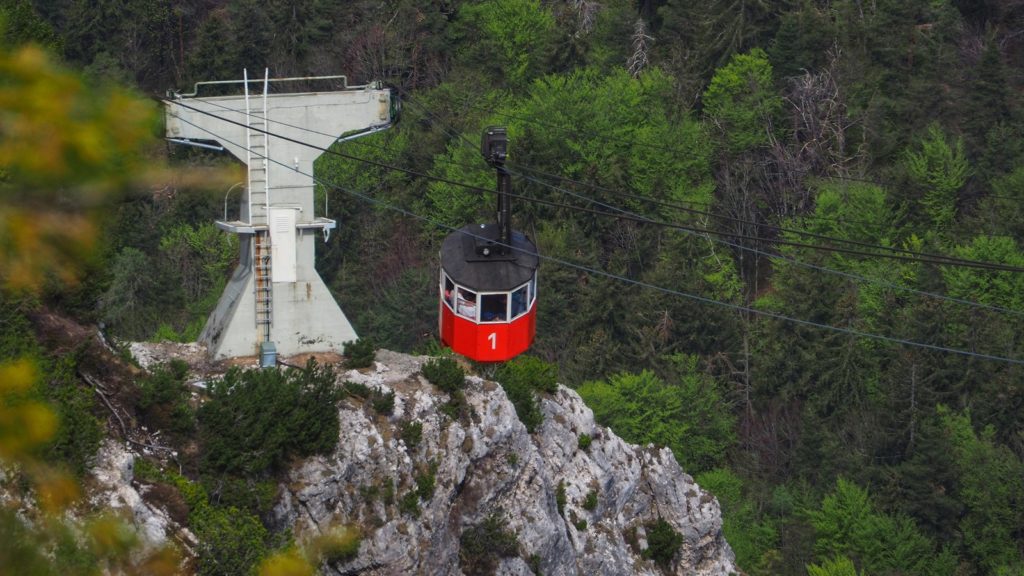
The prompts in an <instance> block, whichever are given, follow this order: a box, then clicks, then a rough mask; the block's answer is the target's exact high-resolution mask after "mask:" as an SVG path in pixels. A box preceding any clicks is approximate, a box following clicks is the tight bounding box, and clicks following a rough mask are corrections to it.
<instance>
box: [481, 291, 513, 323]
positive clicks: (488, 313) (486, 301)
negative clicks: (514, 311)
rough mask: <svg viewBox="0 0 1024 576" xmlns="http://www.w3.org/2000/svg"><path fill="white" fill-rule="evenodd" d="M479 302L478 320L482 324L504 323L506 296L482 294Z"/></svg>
mask: <svg viewBox="0 0 1024 576" xmlns="http://www.w3.org/2000/svg"><path fill="white" fill-rule="evenodd" d="M481 298H482V299H481V301H480V319H481V320H483V321H484V322H504V321H505V313H506V312H507V310H506V304H507V303H508V295H507V294H484V295H483V296H482V297H481Z"/></svg>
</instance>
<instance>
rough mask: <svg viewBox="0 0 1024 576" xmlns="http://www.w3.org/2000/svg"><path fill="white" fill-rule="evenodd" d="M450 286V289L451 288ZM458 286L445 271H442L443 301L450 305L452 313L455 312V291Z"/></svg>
mask: <svg viewBox="0 0 1024 576" xmlns="http://www.w3.org/2000/svg"><path fill="white" fill-rule="evenodd" d="M449 286H450V288H449ZM457 289H458V286H457V285H456V284H455V282H452V279H451V277H449V276H448V274H446V273H445V272H444V271H443V270H442V271H441V301H442V302H444V303H445V304H447V305H448V309H449V310H451V311H452V312H454V311H455V294H456V292H455V290H457Z"/></svg>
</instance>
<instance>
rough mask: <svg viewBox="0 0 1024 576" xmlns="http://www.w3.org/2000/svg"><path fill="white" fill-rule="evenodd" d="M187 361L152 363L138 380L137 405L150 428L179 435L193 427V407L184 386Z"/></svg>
mask: <svg viewBox="0 0 1024 576" xmlns="http://www.w3.org/2000/svg"><path fill="white" fill-rule="evenodd" d="M187 375H188V364H186V363H185V362H184V361H182V360H179V359H174V360H171V361H170V362H169V363H168V364H164V365H160V366H157V367H155V368H154V369H153V370H152V371H151V372H150V373H149V374H147V375H145V376H143V377H142V378H140V379H139V381H138V386H139V400H138V407H139V411H140V416H141V417H142V420H143V422H145V423H146V426H148V427H149V428H151V429H154V430H163V431H166V432H168V433H170V434H172V435H174V436H176V437H178V438H183V437H185V436H186V435H188V434H190V433H191V432H192V431H193V430H194V429H195V425H196V424H195V411H194V410H193V409H192V407H191V406H190V405H189V391H188V388H187V387H186V386H185V377H186V376H187Z"/></svg>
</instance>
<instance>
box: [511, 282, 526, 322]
mask: <svg viewBox="0 0 1024 576" xmlns="http://www.w3.org/2000/svg"><path fill="white" fill-rule="evenodd" d="M523 312H526V286H523V287H522V288H520V289H519V290H516V291H515V292H513V293H512V317H513V318H516V317H518V316H519V315H520V314H522V313H523Z"/></svg>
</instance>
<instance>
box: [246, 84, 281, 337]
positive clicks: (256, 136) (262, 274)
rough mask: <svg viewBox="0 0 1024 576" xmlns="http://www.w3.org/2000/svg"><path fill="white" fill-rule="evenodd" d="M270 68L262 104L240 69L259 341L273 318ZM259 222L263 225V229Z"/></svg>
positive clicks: (264, 85) (268, 333) (268, 334)
mask: <svg viewBox="0 0 1024 576" xmlns="http://www.w3.org/2000/svg"><path fill="white" fill-rule="evenodd" d="M269 77H270V70H269V69H265V70H264V73H263V105H262V107H260V108H258V109H257V108H254V107H253V106H251V104H250V94H249V74H248V72H247V71H246V72H244V73H243V79H244V85H245V118H246V147H247V148H248V152H247V155H248V158H247V159H248V166H249V223H250V224H252V225H253V226H254V227H255V228H256V232H255V235H254V237H253V260H252V261H253V273H254V275H255V282H254V289H255V296H256V328H257V330H258V333H259V338H258V341H260V342H270V327H271V325H272V324H273V321H274V313H273V312H274V311H273V299H274V294H273V278H272V274H271V271H272V268H271V266H272V262H271V240H270V226H269V219H270V214H269V212H270V179H269V177H268V175H269V167H270V166H269V162H270V161H269V158H270V136H269V135H268V134H267V133H266V132H267V130H268V129H267V89H268V87H269ZM259 225H263V227H262V229H261V228H260V227H259Z"/></svg>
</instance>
